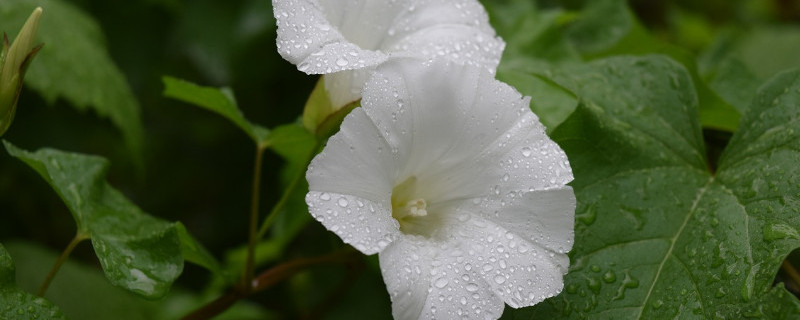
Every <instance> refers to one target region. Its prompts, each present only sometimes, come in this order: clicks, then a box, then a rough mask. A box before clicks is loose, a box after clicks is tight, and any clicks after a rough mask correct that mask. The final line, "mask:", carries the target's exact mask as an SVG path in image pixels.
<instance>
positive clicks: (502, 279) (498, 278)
mask: <svg viewBox="0 0 800 320" xmlns="http://www.w3.org/2000/svg"><path fill="white" fill-rule="evenodd" d="M494 282H497V284H503V282H506V277H504V276H501V275H499V274H498V275H496V276H494Z"/></svg>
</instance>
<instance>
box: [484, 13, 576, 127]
mask: <svg viewBox="0 0 800 320" xmlns="http://www.w3.org/2000/svg"><path fill="white" fill-rule="evenodd" d="M485 5H486V9H487V10H488V12H489V16H490V21H491V22H492V25H493V26H494V27H495V30H496V31H497V33H498V35H500V36H501V37H502V38H503V40H505V41H506V49H505V51H504V52H503V58H502V59H501V60H500V65H499V66H498V68H497V78H498V79H499V80H500V81H503V82H506V83H508V84H510V85H512V86H513V87H514V88H516V89H517V90H519V91H520V92H521V93H522V94H523V95H526V96H530V97H531V103H530V107H531V110H533V112H534V113H536V115H537V116H539V120H540V121H541V122H542V123H543V124H544V125H545V126H546V127H547V128H548V130H552V129H553V128H555V127H556V126H558V124H560V123H561V122H562V121H564V119H566V118H567V116H569V114H570V113H572V111H574V110H575V106H576V105H577V103H578V102H577V100H576V99H575V97H574V96H572V95H571V93H569V92H568V91H566V90H564V89H563V88H560V87H559V86H558V85H556V84H553V83H552V82H549V81H548V80H547V79H546V78H542V77H539V76H538V75H536V72H537V71H540V70H543V69H548V68H551V67H553V66H555V65H557V64H563V63H570V62H579V61H581V57H580V56H579V55H578V53H577V51H576V50H575V48H574V47H573V45H572V44H571V43H570V42H569V41H568V39H566V38H565V36H564V33H563V30H562V29H563V27H564V23H565V22H566V21H567V20H569V19H570V18H571V14H568V13H565V12H563V11H561V10H539V9H538V8H537V7H536V5H535V3H534V2H532V1H485Z"/></svg>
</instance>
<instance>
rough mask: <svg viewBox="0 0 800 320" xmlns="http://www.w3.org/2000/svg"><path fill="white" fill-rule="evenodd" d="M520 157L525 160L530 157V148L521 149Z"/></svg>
mask: <svg viewBox="0 0 800 320" xmlns="http://www.w3.org/2000/svg"><path fill="white" fill-rule="evenodd" d="M522 155H523V156H525V157H526V158H527V157H530V156H531V148H529V147H523V148H522Z"/></svg>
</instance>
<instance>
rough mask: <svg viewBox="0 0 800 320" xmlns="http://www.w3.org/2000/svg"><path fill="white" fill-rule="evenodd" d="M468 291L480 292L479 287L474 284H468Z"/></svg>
mask: <svg viewBox="0 0 800 320" xmlns="http://www.w3.org/2000/svg"><path fill="white" fill-rule="evenodd" d="M467 291H469V292H475V291H478V285H477V284H474V283H468V284H467Z"/></svg>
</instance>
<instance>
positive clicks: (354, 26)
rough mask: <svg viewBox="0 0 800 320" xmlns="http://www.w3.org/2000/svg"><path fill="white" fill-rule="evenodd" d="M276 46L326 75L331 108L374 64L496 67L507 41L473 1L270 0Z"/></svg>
mask: <svg viewBox="0 0 800 320" xmlns="http://www.w3.org/2000/svg"><path fill="white" fill-rule="evenodd" d="M272 6H273V8H274V14H275V18H276V20H277V24H278V40H277V45H278V52H280V54H281V56H283V58H284V59H286V60H288V61H289V62H291V63H294V64H296V65H297V68H298V69H299V70H300V71H303V72H306V73H309V74H328V75H327V76H325V86H326V89H327V90H328V92H329V95H330V98H331V102H332V104H333V106H334V107H335V108H338V107H341V106H344V105H346V104H347V103H350V102H353V101H355V100H358V99H359V98H360V97H361V89H362V87H363V85H364V82H366V80H367V78H369V76H370V74H371V72H372V71H373V70H374V68H375V66H377V65H379V64H381V63H383V62H385V61H387V60H389V59H392V58H396V57H404V56H413V57H422V58H432V57H435V56H447V57H449V58H450V59H452V60H455V61H458V62H460V63H471V64H475V65H480V66H483V67H486V68H488V69H490V70H491V72H494V70H495V69H496V68H497V64H498V63H499V61H500V56H501V54H502V51H503V47H505V43H503V41H502V40H500V38H497V37H495V32H494V29H492V27H491V26H490V25H489V19H488V15H487V14H486V11H485V10H484V8H483V7H482V6H481V5H480V3H478V1H477V0H273V1H272Z"/></svg>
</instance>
